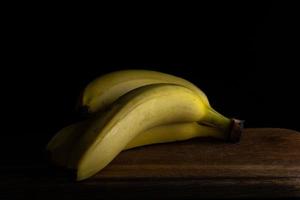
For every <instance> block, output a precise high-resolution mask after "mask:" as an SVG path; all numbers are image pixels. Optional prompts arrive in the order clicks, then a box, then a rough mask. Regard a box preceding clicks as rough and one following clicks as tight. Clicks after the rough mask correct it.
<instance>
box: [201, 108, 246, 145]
mask: <svg viewBox="0 0 300 200" xmlns="http://www.w3.org/2000/svg"><path fill="white" fill-rule="evenodd" d="M199 123H200V124H201V123H202V124H205V125H208V126H211V127H214V128H217V129H219V130H221V131H222V132H223V133H224V139H226V140H228V141H231V142H238V141H239V140H240V137H241V133H242V129H243V121H240V120H237V119H229V118H227V117H225V116H223V115H221V114H220V113H218V112H217V111H215V110H214V109H213V108H209V109H208V113H207V114H206V116H205V117H204V121H203V122H199Z"/></svg>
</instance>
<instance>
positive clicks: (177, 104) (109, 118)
mask: <svg viewBox="0 0 300 200" xmlns="http://www.w3.org/2000/svg"><path fill="white" fill-rule="evenodd" d="M179 122H201V123H205V124H210V125H213V126H215V127H218V128H219V129H220V130H222V132H223V133H224V134H229V133H230V132H229V130H230V127H231V124H232V120H230V119H228V118H226V117H224V116H222V115H220V114H219V113H217V112H216V111H214V110H213V109H212V108H211V107H210V106H208V105H207V103H206V101H205V98H203V96H200V95H198V94H196V93H195V92H194V91H192V90H190V89H188V88H186V87H183V86H179V85H174V84H153V85H147V86H143V87H139V88H137V89H134V90H132V91H130V92H128V93H126V94H125V95H123V96H122V97H120V98H119V99H118V100H117V101H115V102H114V103H113V104H112V107H111V108H110V109H109V111H108V112H107V113H106V114H105V115H104V116H101V117H97V115H95V117H94V118H93V119H91V121H90V122H89V123H90V124H89V126H88V127H87V128H86V129H85V131H84V133H83V134H82V135H81V137H80V138H79V139H78V140H76V142H75V144H74V145H73V146H74V148H73V151H71V155H70V160H69V163H75V164H74V165H75V166H77V180H83V179H86V178H88V177H90V176H92V175H94V174H95V173H97V172H98V171H100V170H101V169H103V168H104V167H105V166H106V165H107V164H108V163H109V162H111V161H112V160H113V159H114V158H115V157H116V156H117V155H118V154H119V153H120V152H121V151H122V150H123V149H124V148H125V147H126V146H127V145H128V144H129V142H130V141H132V139H133V138H135V137H136V136H138V135H139V134H140V133H142V132H144V131H146V130H148V129H150V128H153V127H156V126H159V125H164V124H170V123H179ZM226 137H227V136H226ZM78 158H80V159H78Z"/></svg>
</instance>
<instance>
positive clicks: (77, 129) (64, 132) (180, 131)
mask: <svg viewBox="0 0 300 200" xmlns="http://www.w3.org/2000/svg"><path fill="white" fill-rule="evenodd" d="M88 125H89V123H88V121H85V122H79V123H76V124H72V125H70V126H67V127H65V128H63V129H61V130H60V131H59V132H58V133H57V134H56V136H55V137H53V138H52V140H51V141H50V142H49V143H48V146H47V150H48V151H49V152H50V153H51V159H52V161H54V162H55V163H56V164H57V165H60V166H64V167H67V168H71V169H76V165H75V164H76V163H74V162H72V163H71V162H68V160H67V159H66V158H69V156H70V154H71V152H72V148H74V146H75V145H76V141H77V140H78V139H79V138H80V137H81V136H82V133H83V132H84V130H85V129H86V128H87V127H88ZM60 136H62V137H60ZM196 137H213V138H218V139H227V138H226V137H227V135H226V133H225V132H224V131H221V130H220V129H216V128H212V127H208V126H204V125H201V124H198V123H197V122H186V123H173V124H166V125H161V126H156V127H154V128H150V129H148V130H146V131H144V132H142V133H140V134H139V135H137V136H136V137H135V138H134V139H132V140H131V141H130V142H129V143H128V144H127V145H126V147H125V148H124V149H123V150H128V149H132V148H135V147H141V146H145V145H151V144H158V143H167V142H175V141H181V140H188V139H191V138H196Z"/></svg>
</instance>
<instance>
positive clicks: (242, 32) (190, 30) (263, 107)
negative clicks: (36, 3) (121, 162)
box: [2, 1, 300, 162]
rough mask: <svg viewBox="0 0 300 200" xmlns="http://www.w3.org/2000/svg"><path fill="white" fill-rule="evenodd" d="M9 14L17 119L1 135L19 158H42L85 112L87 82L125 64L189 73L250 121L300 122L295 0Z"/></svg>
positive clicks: (221, 106)
mask: <svg viewBox="0 0 300 200" xmlns="http://www.w3.org/2000/svg"><path fill="white" fill-rule="evenodd" d="M58 7H59V6H58ZM21 9H22V8H21ZM7 19H9V20H11V21H10V22H9V23H8V28H7V29H6V30H5V32H6V33H7V38H5V40H6V42H7V43H8V46H7V47H6V49H5V52H6V54H5V55H4V57H6V58H7V59H8V62H5V63H6V64H4V65H5V68H6V69H8V71H9V74H8V75H7V76H5V77H4V78H3V79H2V80H4V82H5V83H4V85H5V88H6V89H7V90H5V92H4V94H3V96H4V97H5V100H8V103H7V104H5V105H4V108H5V109H7V110H8V111H9V112H8V114H7V115H6V117H7V118H8V119H10V121H11V123H9V124H8V125H9V127H10V129H8V130H9V131H5V132H4V131H3V132H2V135H3V136H4V137H5V138H6V137H7V139H8V141H9V142H6V141H7V140H3V141H5V142H4V143H5V144H6V146H5V145H4V147H8V146H9V147H12V146H11V144H12V143H13V144H14V145H15V146H17V148H10V150H9V154H7V155H8V156H7V158H8V159H10V160H11V159H12V158H16V157H18V158H20V157H23V158H24V159H25V158H26V159H25V160H27V161H28V162H31V161H36V160H37V159H41V158H42V156H43V153H44V147H45V145H46V143H47V141H48V140H49V139H50V138H51V137H52V136H53V135H54V134H55V133H56V132H57V131H58V130H59V129H60V128H62V127H64V126H66V125H68V124H70V123H71V122H73V121H76V119H77V118H78V114H77V113H76V112H75V110H74V108H75V104H76V99H77V97H78V95H79V93H80V91H81V90H82V89H83V87H84V86H85V85H86V84H87V83H88V82H89V81H91V80H92V79H93V78H96V77H98V76H99V75H102V74H104V73H107V72H110V71H114V70H119V69H133V68H142V69H152V70H158V71H162V72H166V73H171V74H174V75H178V76H181V77H183V78H186V79H188V80H190V81H191V82H193V83H195V84H196V85H198V86H199V87H200V88H201V89H202V90H203V91H204V92H205V93H206V94H207V96H208V98H209V100H210V102H211V104H212V106H213V107H214V108H215V109H216V110H218V111H219V112H221V113H222V114H224V115H226V116H228V117H236V118H240V119H244V120H246V124H245V126H246V127H280V128H289V129H295V130H298V131H299V130H300V125H299V118H298V117H297V114H298V113H299V104H298V102H299V97H298V93H299V74H298V72H297V70H296V69H297V68H298V67H299V60H298V58H299V49H298V48H299V43H298V38H299V31H298V26H299V17H298V10H297V7H296V5H293V4H291V3H285V2H281V3H279V2H268V1H264V2H262V1H261V2H253V1H249V2H244V1H243V3H237V2H234V3H233V2H231V3H228V2H223V3H220V2H212V3H206V4H203V3H200V4H198V5H181V4H175V3H170V4H168V5H159V4H155V5H154V4H151V3H149V4H143V5H137V4H134V5H128V4H127V5H126V7H125V5H120V4H118V5H110V6H106V5H103V6H100V7H97V9H93V10H90V9H87V10H85V9H84V8H82V10H78V9H73V8H72V6H70V7H64V8H61V9H54V10H52V9H51V10H50V11H48V10H46V9H37V10H35V9H34V12H32V11H27V10H25V11H23V12H22V14H20V15H14V14H11V15H8V16H7ZM6 105H7V106H6ZM6 149H7V148H6ZM20 149H21V150H22V151H21V152H22V153H23V154H24V156H22V155H21V156H20ZM12 154H14V155H15V157H14V156H11V155H12ZM25 155H26V156H25Z"/></svg>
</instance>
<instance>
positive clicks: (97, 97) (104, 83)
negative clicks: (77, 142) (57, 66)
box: [80, 69, 209, 113]
mask: <svg viewBox="0 0 300 200" xmlns="http://www.w3.org/2000/svg"><path fill="white" fill-rule="evenodd" d="M155 83H173V84H178V85H183V86H185V87H187V88H189V89H191V90H193V91H194V92H195V93H197V94H198V95H199V96H201V97H202V99H203V101H204V103H205V104H206V105H209V102H208V99H207V97H206V95H205V94H204V92H202V91H201V90H200V89H199V88H198V87H197V86H195V85H194V84H192V83H191V82H189V81H187V80H185V79H182V78H180V77H177V76H173V75H170V74H166V73H162V72H157V71H150V70H137V69H135V70H120V71H115V72H111V73H108V74H105V75H103V76H100V77H99V78H97V79H95V80H93V81H92V82H91V83H89V84H88V85H87V86H86V88H85V89H84V91H83V93H82V95H81V97H80V98H81V99H80V101H81V103H80V104H81V106H83V107H85V108H87V110H88V112H91V113H93V112H96V111H99V110H103V109H104V108H105V107H107V106H108V105H110V104H112V103H113V102H114V101H115V100H116V99H117V98H119V97H120V96H122V95H123V94H126V93H127V92H129V91H131V90H133V89H135V88H138V87H141V86H145V85H150V84H155Z"/></svg>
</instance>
